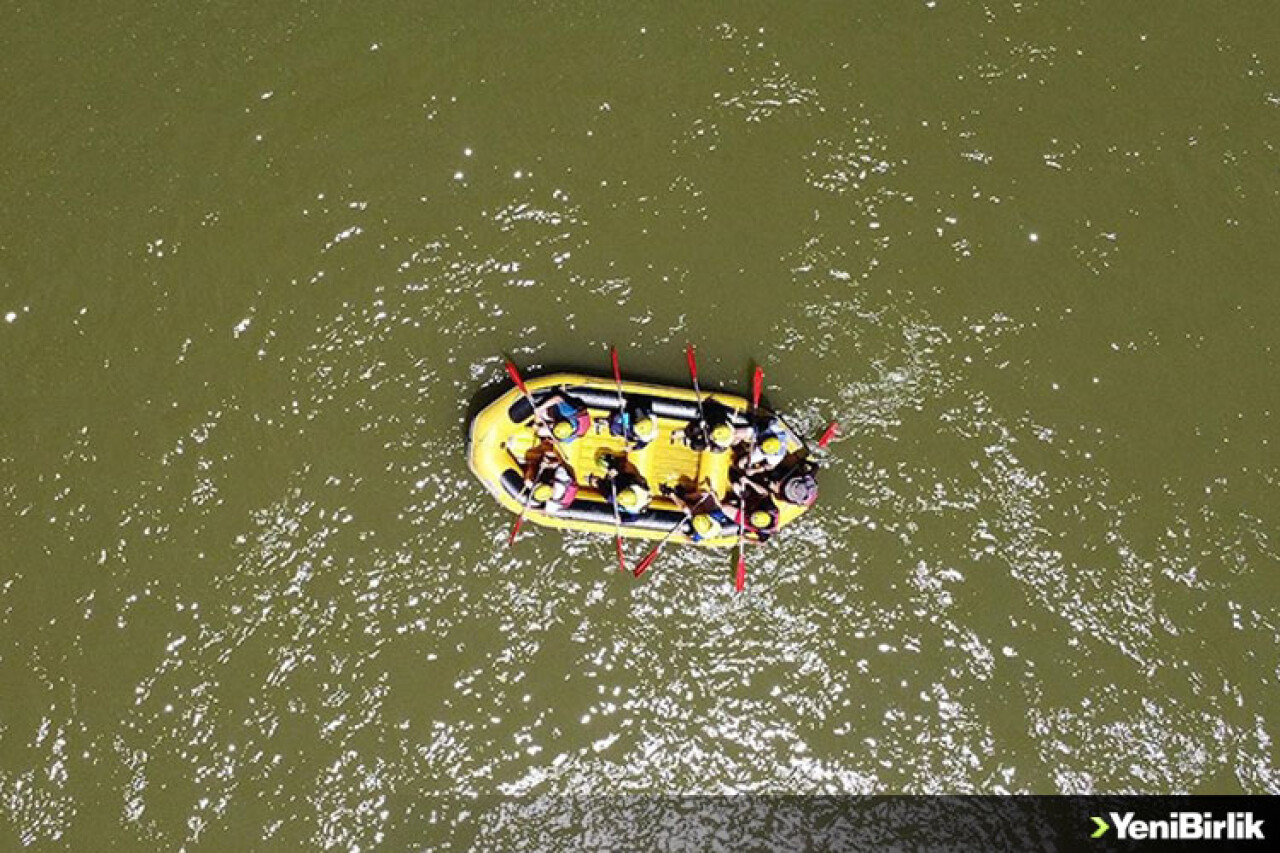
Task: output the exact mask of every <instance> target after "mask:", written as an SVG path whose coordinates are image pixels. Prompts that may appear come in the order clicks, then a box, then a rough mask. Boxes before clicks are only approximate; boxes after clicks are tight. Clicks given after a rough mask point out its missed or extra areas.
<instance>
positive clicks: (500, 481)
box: [467, 373, 807, 547]
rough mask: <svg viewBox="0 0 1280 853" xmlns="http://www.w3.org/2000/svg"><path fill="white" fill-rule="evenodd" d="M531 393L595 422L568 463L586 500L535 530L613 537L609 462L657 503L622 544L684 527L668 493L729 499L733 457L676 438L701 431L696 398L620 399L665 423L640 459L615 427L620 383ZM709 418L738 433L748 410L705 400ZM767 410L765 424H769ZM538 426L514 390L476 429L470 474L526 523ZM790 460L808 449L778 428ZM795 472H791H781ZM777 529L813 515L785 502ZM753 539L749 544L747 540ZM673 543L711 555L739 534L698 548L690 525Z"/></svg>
mask: <svg viewBox="0 0 1280 853" xmlns="http://www.w3.org/2000/svg"><path fill="white" fill-rule="evenodd" d="M525 384H526V387H527V388H528V389H529V393H530V394H531V395H532V396H533V398H534V400H535V401H537V403H538V404H539V405H542V403H543V401H544V400H545V399H546V398H547V397H550V396H551V395H553V394H556V393H563V394H567V395H569V396H571V397H573V398H575V399H577V400H579V401H581V402H582V403H583V404H584V405H585V406H586V407H587V411H588V412H589V414H590V416H591V427H590V429H589V430H588V432H587V434H586V435H584V436H582V437H581V438H578V439H576V440H574V441H572V442H571V443H568V444H564V445H562V448H563V452H564V454H565V455H566V456H567V459H566V461H567V462H568V463H569V466H570V467H571V468H572V470H573V472H574V477H575V479H576V481H577V483H578V486H579V490H578V493H577V496H576V497H575V498H574V500H573V502H572V503H571V504H570V505H569V506H568V507H565V508H563V509H559V510H558V511H556V512H548V511H546V510H545V509H541V508H539V507H538V506H537V505H536V504H535V505H533V506H530V507H529V509H528V510H527V512H526V513H525V518H526V520H528V521H531V522H534V523H536V524H540V525H543V526H545V527H554V528H559V529H561V530H582V531H588V532H593V533H605V534H609V535H613V533H614V530H615V519H614V512H613V508H612V506H611V505H610V504H609V503H608V502H607V501H606V500H605V498H604V497H603V496H601V495H600V493H599V492H597V491H596V490H595V489H593V488H591V487H590V486H589V484H588V481H587V478H588V476H589V475H591V474H593V473H594V474H600V473H603V470H602V469H601V468H600V467H598V466H599V464H600V463H599V460H600V459H601V458H602V456H606V455H612V456H615V457H625V461H626V464H627V466H628V467H629V468H631V469H633V470H635V471H636V472H637V473H638V474H639V475H640V476H641V477H643V479H644V480H645V481H647V483H648V487H649V490H650V491H651V492H652V493H653V502H652V503H651V504H650V505H649V507H648V508H647V509H646V510H645V511H643V512H641V513H639V514H638V515H635V516H630V517H628V516H625V515H624V516H623V517H622V519H621V530H622V535H624V536H629V537H635V538H642V539H661V538H663V537H664V536H666V535H667V534H668V532H669V531H671V530H672V529H673V528H674V527H675V526H676V525H677V524H679V523H680V522H681V520H682V519H685V514H684V512H683V511H682V510H681V508H680V507H679V506H678V505H677V504H676V503H675V502H674V501H672V500H671V499H670V498H668V497H666V496H664V495H662V494H661V487H662V486H671V487H675V486H676V485H677V484H684V485H685V486H693V485H700V486H701V487H702V488H703V489H704V490H710V491H713V492H714V493H715V494H716V495H718V496H721V497H723V496H724V495H725V494H726V493H727V492H728V490H729V468H730V465H731V464H732V463H733V459H734V451H721V452H713V451H710V450H700V451H699V450H693V449H691V448H690V447H689V446H688V445H687V444H686V443H685V442H684V441H683V440H682V438H681V437H680V436H679V435H677V433H680V434H682V431H683V430H684V429H685V428H686V427H688V426H690V424H691V423H697V422H698V406H697V399H698V398H697V395H696V394H695V393H694V392H693V391H692V390H689V389H685V388H672V387H667V386H663V385H650V384H647V383H642V382H623V383H622V394H623V397H624V399H625V400H626V404H627V405H628V406H631V405H635V404H637V403H640V404H642V405H645V406H647V407H648V409H649V410H650V411H652V412H653V414H654V416H655V417H656V418H657V421H658V435H657V438H656V439H654V440H653V441H652V442H651V443H650V444H648V445H646V446H645V447H643V448H642V449H640V450H631V451H630V452H628V451H627V444H626V441H625V440H624V439H623V437H622V436H619V435H613V434H612V433H611V432H610V429H609V418H610V416H612V415H614V414H616V413H617V411H618V406H619V404H618V388H617V385H616V384H615V383H614V381H613V380H612V379H604V378H600V377H594V376H584V375H581V374H576V373H556V374H551V375H547V376H540V377H537V378H534V379H529V380H528V381H527V382H526V383H525ZM702 400H703V407H704V410H706V411H707V412H708V418H710V411H711V410H712V409H715V408H716V407H720V408H719V409H718V412H719V413H720V414H721V415H722V416H723V417H727V419H728V420H729V422H730V423H731V424H732V425H734V426H735V427H741V426H746V425H747V424H748V420H747V411H748V405H749V404H748V402H747V401H746V400H745V399H743V398H742V397H738V396H736V395H733V394H723V393H719V392H712V393H703V395H702ZM767 414H768V412H767V410H765V409H760V410H758V411H757V417H759V416H761V415H767ZM535 426H536V422H535V419H534V416H533V410H532V408H531V407H530V405H529V401H528V400H527V399H525V396H524V395H523V394H522V393H521V392H520V389H519V388H515V387H513V388H511V390H509V391H507V392H506V393H505V394H503V395H502V396H501V397H499V398H498V399H497V400H495V401H494V402H492V403H490V404H489V405H488V406H486V407H485V408H484V409H483V410H482V411H481V412H480V413H479V414H477V415H476V416H475V418H474V419H473V420H472V422H471V429H470V435H469V440H468V448H467V460H468V464H469V465H470V467H471V470H472V471H473V472H474V473H475V475H476V476H477V477H478V478H479V479H480V482H482V483H484V485H485V487H486V488H487V489H488V490H489V491H490V492H491V493H492V494H493V496H494V497H495V498H496V499H497V501H498V503H500V504H502V505H503V506H504V507H506V508H507V509H509V510H510V511H511V512H513V513H516V514H519V513H520V512H521V510H522V509H523V508H524V506H525V501H524V499H525V488H526V483H525V471H526V470H527V467H526V466H527V465H528V463H529V461H530V454H532V453H534V452H535V449H536V448H538V447H539V446H540V445H541V440H540V439H539V438H538V436H537V434H536V433H535ZM779 431H780V432H781V433H782V435H783V438H784V441H785V446H786V453H787V456H788V458H789V459H798V458H800V457H799V456H793V454H801V455H803V454H804V452H805V448H804V445H803V443H802V442H801V441H800V440H799V439H798V438H797V437H796V436H795V434H794V433H792V432H791V430H790V429H788V428H786V427H785V425H780V426H779ZM788 464H790V462H784V463H783V466H786V465H788ZM777 508H778V527H779V528H781V527H785V526H786V525H787V524H789V523H791V522H792V521H794V520H795V519H796V518H798V517H799V516H800V515H802V514H803V513H804V512H805V510H806V509H807V507H805V506H799V505H796V504H792V503H787V502H785V501H778V502H777ZM749 535H750V534H749ZM671 540H672V541H677V542H687V543H691V544H697V545H707V546H713V547H714V546H728V545H735V544H737V542H738V528H737V526H736V524H734V523H729V524H725V525H722V526H721V530H720V534H719V535H718V536H716V537H715V538H711V539H702V540H700V541H696V542H695V540H694V539H693V537H692V532H691V531H690V529H689V525H688V524H685V525H682V526H681V528H680V530H679V531H677V532H676V533H674V534H673V535H672V536H671Z"/></svg>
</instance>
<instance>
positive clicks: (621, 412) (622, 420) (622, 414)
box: [609, 347, 627, 441]
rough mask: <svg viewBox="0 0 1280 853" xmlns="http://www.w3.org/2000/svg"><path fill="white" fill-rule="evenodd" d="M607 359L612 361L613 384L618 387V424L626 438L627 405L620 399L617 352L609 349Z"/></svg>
mask: <svg viewBox="0 0 1280 853" xmlns="http://www.w3.org/2000/svg"><path fill="white" fill-rule="evenodd" d="M609 357H610V358H611V359H612V361H613V382H614V384H615V385H617V386H618V423H619V424H621V425H622V438H623V440H624V441H625V440H626V438H627V404H626V401H625V400H623V398H622V371H621V370H620V369H619V368H618V350H617V348H616V347H609Z"/></svg>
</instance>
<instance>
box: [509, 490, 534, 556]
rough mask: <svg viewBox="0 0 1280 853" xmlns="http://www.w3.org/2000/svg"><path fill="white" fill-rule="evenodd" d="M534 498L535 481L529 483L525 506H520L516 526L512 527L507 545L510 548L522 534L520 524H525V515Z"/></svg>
mask: <svg viewBox="0 0 1280 853" xmlns="http://www.w3.org/2000/svg"><path fill="white" fill-rule="evenodd" d="M532 500H533V483H532V482H531V483H529V489H528V491H526V492H525V495H524V506H522V507H521V508H520V514H519V515H517V516H516V524H515V527H513V528H511V535H510V536H509V537H507V547H508V548H510V547H511V546H512V545H514V544H516V537H517V536H519V535H520V525H521V524H524V517H525V515H527V514H528V512H529V504H530V503H531V502H532Z"/></svg>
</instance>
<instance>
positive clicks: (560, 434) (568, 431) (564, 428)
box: [551, 421, 573, 441]
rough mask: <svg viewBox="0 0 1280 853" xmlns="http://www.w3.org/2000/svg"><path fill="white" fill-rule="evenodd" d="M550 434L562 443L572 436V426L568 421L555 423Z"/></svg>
mask: <svg viewBox="0 0 1280 853" xmlns="http://www.w3.org/2000/svg"><path fill="white" fill-rule="evenodd" d="M551 434H552V435H554V436H555V437H556V438H558V439H560V440H561V441H563V440H565V439H566V438H568V437H569V436H571V435H573V424H571V423H569V422H568V421H556V422H555V423H554V424H553V425H552V426H551Z"/></svg>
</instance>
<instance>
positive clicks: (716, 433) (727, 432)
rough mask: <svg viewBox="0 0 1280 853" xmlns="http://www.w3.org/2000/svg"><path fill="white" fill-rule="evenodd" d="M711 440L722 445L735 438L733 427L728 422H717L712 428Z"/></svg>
mask: <svg viewBox="0 0 1280 853" xmlns="http://www.w3.org/2000/svg"><path fill="white" fill-rule="evenodd" d="M711 440H712V441H713V442H715V443H716V444H719V445H721V446H724V445H727V444H728V443H729V442H730V441H732V440H733V427H731V426H729V425H728V424H716V425H715V426H713V427H712V428H711Z"/></svg>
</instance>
